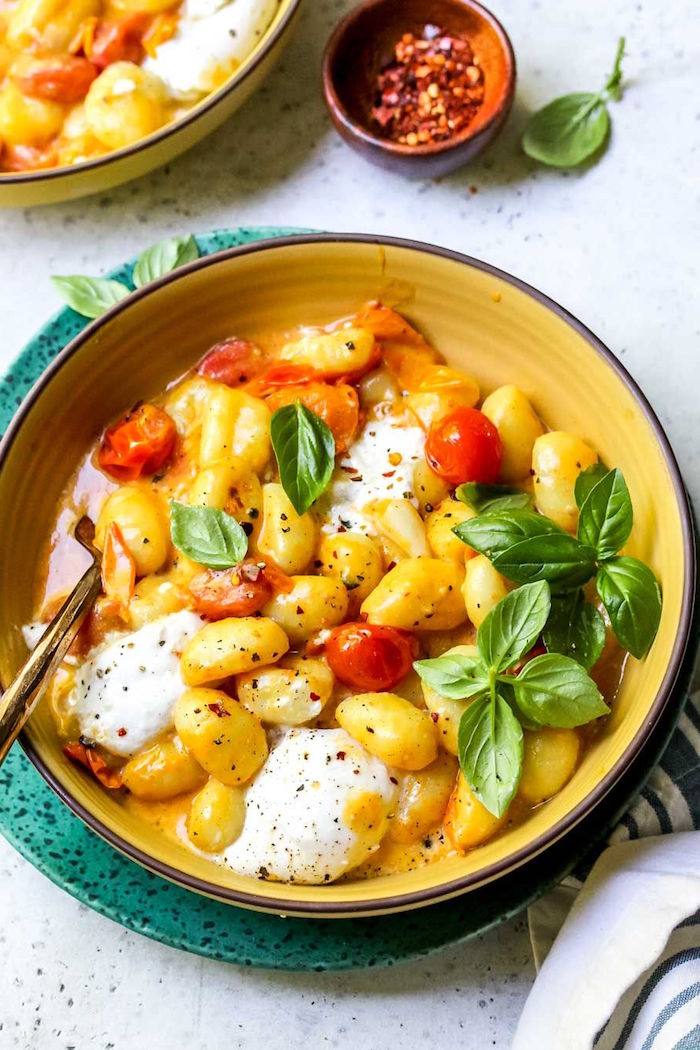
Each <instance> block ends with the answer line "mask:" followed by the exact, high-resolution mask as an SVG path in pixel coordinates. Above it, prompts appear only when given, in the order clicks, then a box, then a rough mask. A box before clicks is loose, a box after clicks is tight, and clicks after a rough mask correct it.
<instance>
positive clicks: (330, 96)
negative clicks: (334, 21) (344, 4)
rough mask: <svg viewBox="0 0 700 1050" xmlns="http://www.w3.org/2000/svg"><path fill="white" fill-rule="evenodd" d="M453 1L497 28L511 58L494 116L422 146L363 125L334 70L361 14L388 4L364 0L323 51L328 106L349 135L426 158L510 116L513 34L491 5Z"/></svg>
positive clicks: (387, 150) (461, 143)
mask: <svg viewBox="0 0 700 1050" xmlns="http://www.w3.org/2000/svg"><path fill="white" fill-rule="evenodd" d="M451 2H452V3H454V4H456V5H457V6H459V7H465V8H469V9H470V10H471V11H474V12H475V13H476V14H478V15H480V16H481V18H483V20H484V21H485V22H487V23H488V24H489V25H490V26H491V28H492V29H493V30H494V31H495V35H496V37H497V38H498V41H499V43H500V45H501V47H502V48H503V52H504V54H505V55H506V58H507V59H508V83H507V85H506V91H505V93H504V95H503V100H502V102H501V104H500V106H498V108H497V109H496V110H494V112H493V113H492V115H491V116H490V118H489V119H488V120H487V121H486V123H485V124H482V125H481V127H479V128H477V129H476V130H472V129H471V128H470V127H466V128H465V130H464V131H462V132H461V133H460V134H459V135H455V136H454V137H453V138H450V139H446V140H445V141H444V142H434V143H427V144H425V145H422V146H404V145H402V143H400V142H393V141H392V140H391V139H383V138H381V136H379V135H373V134H372V132H371V131H370V130H369V128H368V127H367V126H366V125H365V124H361V123H360V122H359V121H357V120H355V119H354V118H353V117H351V116H350V114H349V113H348V111H347V109H346V107H345V106H344V105H343V103H342V102H341V100H340V96H339V95H338V92H337V91H336V87H335V79H334V77H333V73H332V65H333V61H334V59H335V55H336V52H337V50H338V47H339V46H340V43H341V41H342V39H343V37H344V36H345V34H346V33H347V31H348V30H349V28H350V27H351V26H352V25H353V23H354V22H355V21H356V20H357V18H358V17H359V16H360V15H362V14H364V12H365V11H369V10H371V8H373V7H382V6H384V4H386V3H387V0H364V3H361V4H358V5H357V7H354V8H353V9H352V10H351V11H350V12H348V14H347V15H346V16H345V18H343V19H342V20H341V21H340V22H339V23H338V25H337V26H336V27H335V29H334V30H333V32H332V33H331V35H330V37H329V39H328V43H327V44H326V47H325V49H324V52H323V66H322V78H323V94H324V97H325V100H326V105H327V106H328V109H329V110H330V113H331V116H332V117H333V118H334V120H337V121H338V122H339V123H340V124H342V126H343V128H345V130H346V131H347V132H348V134H350V135H352V136H353V137H354V138H357V139H360V140H361V141H362V142H364V143H366V144H367V145H368V146H373V147H377V148H378V149H381V150H383V151H384V152H385V153H387V154H390V155H392V156H394V157H401V158H406V159H408V158H411V157H416V158H419V157H422V158H425V157H435V156H438V155H440V156H444V155H445V154H446V153H450V152H451V151H452V150H455V149H458V148H459V147H462V146H464V145H465V144H466V143H467V142H471V141H473V140H474V141H475V140H477V139H479V138H481V137H482V136H483V135H485V134H487V133H488V131H489V130H490V129H491V128H492V127H493V126H494V124H498V123H499V122H500V121H501V120H502V119H503V117H504V115H507V113H508V112H509V110H510V107H511V105H512V104H513V98H514V96H515V79H516V62H515V52H514V50H513V45H512V43H511V40H510V37H509V36H508V34H507V33H506V31H505V29H504V28H503V25H502V24H501V22H500V21H499V20H498V19H497V18H496V16H495V15H494V14H493V13H492V12H491V11H489V9H488V8H487V7H484V5H483V4H480V3H479V2H478V0H451Z"/></svg>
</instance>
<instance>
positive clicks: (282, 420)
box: [270, 401, 335, 514]
mask: <svg viewBox="0 0 700 1050" xmlns="http://www.w3.org/2000/svg"><path fill="white" fill-rule="evenodd" d="M270 437H271V439H272V447H273V449H274V450H275V456H276V457H277V465H278V467H279V472H280V481H281V482H282V487H283V488H284V491H285V492H286V493H287V495H288V496H289V499H290V501H291V504H292V506H293V507H294V509H295V511H296V512H297V514H304V513H305V512H306V511H307V510H308V509H309V507H310V506H311V504H312V503H313V502H314V500H316V499H318V497H319V496H320V495H321V493H322V492H323V490H324V489H325V487H326V485H327V484H328V482H329V481H330V479H331V474H332V473H333V464H334V462H335V441H334V440H333V434H332V433H331V431H330V430H329V428H328V427H327V426H326V424H325V423H324V422H323V420H322V419H319V417H318V416H317V415H316V414H315V413H314V412H310V411H309V409H308V408H306V407H305V406H304V405H302V403H301V401H297V402H296V404H294V405H285V406H284V407H283V408H278V409H277V411H276V412H275V413H274V414H273V416H272V420H271V421H270Z"/></svg>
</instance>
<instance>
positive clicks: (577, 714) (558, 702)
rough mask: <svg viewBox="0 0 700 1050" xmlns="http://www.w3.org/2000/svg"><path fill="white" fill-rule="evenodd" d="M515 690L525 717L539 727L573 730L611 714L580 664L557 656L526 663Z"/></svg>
mask: <svg viewBox="0 0 700 1050" xmlns="http://www.w3.org/2000/svg"><path fill="white" fill-rule="evenodd" d="M513 691H514V693H515V701H516V703H517V705H518V707H519V709H520V710H521V711H522V712H523V714H524V715H525V717H526V718H527V719H528V720H529V721H530V722H535V723H537V725H540V726H552V727H554V728H555V729H573V728H574V727H575V726H582V725H586V723H587V722H592V721H593V719H594V718H600V716H601V715H606V714H608V713H609V711H610V708H609V707H608V705H607V704H606V703H605V701H604V700H603V697H602V696H601V694H600V692H599V690H598V687H597V685H596V684H595V682H594V681H593V679H592V678H589V676H588V674H587V673H586V670H585V669H584V668H583V667H581V664H579V663H577V662H576V661H575V660H571V659H570V658H569V657H568V656H559V655H558V654H557V653H547V654H546V655H545V656H536V657H535V659H534V660H530V661H529V662H528V663H526V664H525V666H524V667H523V669H522V671H521V672H520V674H519V675H518V677H517V678H516V679H514V681H513Z"/></svg>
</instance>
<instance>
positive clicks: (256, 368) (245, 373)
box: [197, 338, 265, 386]
mask: <svg viewBox="0 0 700 1050" xmlns="http://www.w3.org/2000/svg"><path fill="white" fill-rule="evenodd" d="M264 367H265V358H264V356H263V352H262V350H261V349H260V347H259V346H257V345H256V344H255V343H251V342H250V341H249V340H248V339H236V338H232V339H224V340H223V342H221V343H216V344H215V345H214V346H212V348H211V350H209V351H208V353H206V354H205V356H204V357H203V358H202V360H201V361H200V362H199V365H198V366H197V371H198V372H199V374H200V375H201V376H207V378H208V379H215V380H216V381H217V383H225V384H226V386H241V385H242V384H243V383H247V382H248V381H249V380H250V379H252V378H253V376H256V375H257V374H258V373H259V372H261V371H262V369H263V368H264Z"/></svg>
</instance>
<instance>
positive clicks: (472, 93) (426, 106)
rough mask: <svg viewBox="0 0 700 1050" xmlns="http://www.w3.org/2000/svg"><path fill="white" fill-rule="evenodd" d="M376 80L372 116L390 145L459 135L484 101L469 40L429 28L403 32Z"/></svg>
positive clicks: (481, 77) (428, 141) (413, 143)
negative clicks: (390, 60) (390, 58)
mask: <svg viewBox="0 0 700 1050" xmlns="http://www.w3.org/2000/svg"><path fill="white" fill-rule="evenodd" d="M394 59H395V60H394V61H392V62H390V63H389V65H387V66H385V67H384V69H382V71H381V72H380V74H379V76H378V77H377V94H376V99H375V105H374V107H373V109H372V118H373V119H374V121H375V122H376V123H377V124H378V125H379V127H380V128H381V130H382V133H383V134H384V135H385V136H386V137H387V138H390V139H392V140H393V141H394V142H400V143H402V144H403V145H406V146H420V145H424V144H428V143H431V142H440V141H443V140H445V139H448V138H452V136H453V135H457V134H458V133H459V132H460V131H462V130H463V129H464V128H465V127H466V126H467V125H468V124H469V123H471V121H472V120H473V119H474V116H475V114H476V112H477V111H478V109H479V107H480V106H481V104H482V102H483V100H484V76H483V72H482V70H481V69H480V68H479V64H478V62H479V60H478V58H476V57H475V55H474V52H473V50H472V47H471V44H470V43H469V41H468V40H467V39H466V38H465V37H462V36H458V35H455V34H447V33H443V31H442V30H441V29H439V28H438V27H437V26H431V25H427V26H426V27H425V29H424V31H423V37H422V38H417V37H416V36H414V34H413V33H404V34H403V36H402V37H401V39H400V40H399V41H398V43H397V44H396V45H395V47H394Z"/></svg>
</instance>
